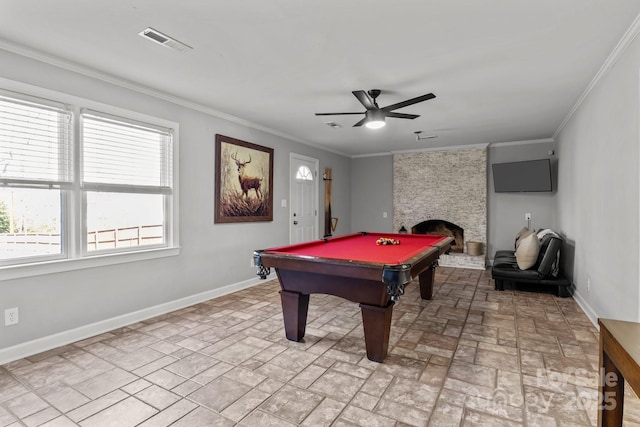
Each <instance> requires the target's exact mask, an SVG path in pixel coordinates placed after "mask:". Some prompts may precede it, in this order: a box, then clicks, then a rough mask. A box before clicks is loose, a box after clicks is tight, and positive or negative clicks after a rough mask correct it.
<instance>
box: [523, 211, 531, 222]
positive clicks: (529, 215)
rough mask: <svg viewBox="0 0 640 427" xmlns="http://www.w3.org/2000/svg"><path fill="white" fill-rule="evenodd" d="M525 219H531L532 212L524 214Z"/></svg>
mask: <svg viewBox="0 0 640 427" xmlns="http://www.w3.org/2000/svg"><path fill="white" fill-rule="evenodd" d="M524 219H525V221H531V214H530V213H526V214H524Z"/></svg>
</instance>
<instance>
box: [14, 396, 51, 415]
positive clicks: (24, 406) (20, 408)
mask: <svg viewBox="0 0 640 427" xmlns="http://www.w3.org/2000/svg"><path fill="white" fill-rule="evenodd" d="M4 405H5V407H6V408H7V409H8V410H9V411H11V412H12V413H13V414H14V415H15V416H16V417H18V418H25V417H28V416H29V415H32V414H35V413H36V412H40V411H42V410H43V409H45V408H47V407H49V404H48V403H47V402H45V401H44V400H42V399H41V398H40V397H39V396H38V395H37V394H35V393H31V392H30V393H24V394H20V395H19V396H16V397H14V398H12V399H9V400H6V401H5V402H4Z"/></svg>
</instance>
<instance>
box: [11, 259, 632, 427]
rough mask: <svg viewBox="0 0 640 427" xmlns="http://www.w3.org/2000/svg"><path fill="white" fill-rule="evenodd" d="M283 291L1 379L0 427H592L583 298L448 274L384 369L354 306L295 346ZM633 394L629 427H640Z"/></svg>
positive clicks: (250, 295) (183, 316) (591, 361)
mask: <svg viewBox="0 0 640 427" xmlns="http://www.w3.org/2000/svg"><path fill="white" fill-rule="evenodd" d="M278 291H279V285H278V283H277V282H276V281H269V282H265V283H262V284H260V285H258V286H255V287H253V288H251V289H246V290H243V291H239V292H236V293H233V294H229V295H226V296H223V297H220V298H216V299H213V300H210V301H206V302H204V303H201V304H196V305H194V306H191V307H186V308H184V309H180V310H177V311H175V312H173V313H168V314H165V315H162V316H158V317H156V318H154V319H148V320H146V321H144V322H138V323H136V324H133V325H130V326H128V327H124V328H119V329H117V330H114V331H112V332H110V333H105V334H101V335H100V336H97V337H93V338H90V339H87V340H83V341H81V342H78V343H75V344H70V345H67V346H63V347H59V348H56V349H53V350H50V351H47V352H44V353H41V354H38V355H34V356H32V357H30V358H28V359H21V360H18V361H14V362H11V363H8V364H6V365H4V366H0V426H2V427H6V426H12V427H13V426H14V425H16V426H17V425H18V424H20V425H26V426H31V425H38V424H41V425H50V426H58V427H65V426H69V425H77V424H81V425H94V424H95V425H109V424H111V423H119V424H118V425H127V424H131V423H142V424H141V425H143V426H145V427H151V426H163V427H164V426H169V425H172V426H173V425H177V426H189V427H191V426H194V425H216V426H218V425H220V426H232V425H234V424H236V423H239V424H238V425H247V426H253V425H260V426H269V425H274V426H294V425H303V426H307V427H309V426H314V427H315V426H324V425H327V426H329V425H331V426H334V427H341V426H342V427H345V426H351V427H353V426H376V425H381V426H384V425H393V426H395V427H406V426H458V427H459V426H480V425H496V426H500V425H509V426H512V425H515V426H517V425H527V426H530V427H531V426H545V427H546V426H558V427H560V426H562V427H566V426H593V425H595V423H596V419H597V418H596V417H597V412H596V406H597V384H598V366H599V360H598V359H599V351H598V332H597V330H596V329H595V327H593V325H591V323H590V321H589V320H588V318H587V317H586V316H585V315H584V313H583V312H582V310H581V309H580V307H579V306H578V305H577V304H576V303H575V301H574V300H573V299H571V298H567V299H562V298H556V297H554V296H552V295H548V294H537V293H530V292H521V291H504V292H497V291H494V290H493V283H492V281H491V278H490V272H479V271H471V270H461V269H454V268H444V267H440V268H438V269H437V271H436V283H435V289H434V295H435V296H434V298H433V299H432V300H429V301H424V300H422V299H421V298H420V296H419V292H418V287H417V286H409V287H407V292H406V293H405V295H403V297H402V299H401V301H400V302H399V303H398V304H396V306H395V307H394V314H393V318H392V328H391V338H390V349H389V350H390V351H389V355H388V356H387V358H385V360H384V361H383V363H376V362H372V361H370V360H368V359H367V358H366V352H365V349H364V335H363V328H362V321H361V313H360V309H359V307H358V305H357V304H355V303H352V302H350V301H346V300H342V299H340V298H337V297H334V296H330V295H313V297H312V298H311V303H310V307H309V317H308V320H309V321H308V327H307V334H306V336H305V340H304V342H300V343H296V342H291V341H288V340H287V339H286V338H285V336H284V331H283V322H282V308H281V304H280V295H279V293H278ZM116 365H117V366H116ZM628 394H629V395H628V396H626V400H625V425H629V426H638V427H640V401H639V400H638V398H637V396H635V395H634V394H633V393H628ZM292 402H294V403H293V404H292ZM18 414H19V415H18Z"/></svg>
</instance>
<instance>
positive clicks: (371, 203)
mask: <svg viewBox="0 0 640 427" xmlns="http://www.w3.org/2000/svg"><path fill="white" fill-rule="evenodd" d="M334 182H335V181H334ZM384 212H386V213H387V217H386V218H384ZM351 228H352V231H354V232H356V231H381V232H384V233H391V232H393V231H394V230H393V156H392V155H391V154H389V155H385V156H377V157H361V158H355V159H352V160H351ZM395 231H397V230H395Z"/></svg>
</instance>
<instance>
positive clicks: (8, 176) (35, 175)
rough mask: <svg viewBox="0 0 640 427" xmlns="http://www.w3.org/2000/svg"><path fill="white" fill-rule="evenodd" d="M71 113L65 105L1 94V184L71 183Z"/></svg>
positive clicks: (55, 185) (37, 184)
mask: <svg viewBox="0 0 640 427" xmlns="http://www.w3.org/2000/svg"><path fill="white" fill-rule="evenodd" d="M71 132H72V114H71V112H70V111H68V110H67V109H66V108H65V106H64V105H63V104H58V103H54V102H49V101H46V100H39V99H37V98H30V97H27V96H21V97H17V96H16V97H14V96H12V95H11V92H8V91H2V92H0V183H1V184H5V185H9V184H11V185H25V186H35V187H37V186H42V185H45V186H49V187H60V186H62V185H64V184H68V183H70V182H71V181H72V178H73V174H72V164H73V162H72V134H71Z"/></svg>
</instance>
